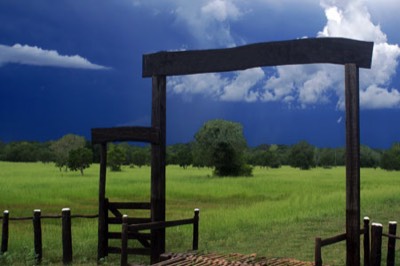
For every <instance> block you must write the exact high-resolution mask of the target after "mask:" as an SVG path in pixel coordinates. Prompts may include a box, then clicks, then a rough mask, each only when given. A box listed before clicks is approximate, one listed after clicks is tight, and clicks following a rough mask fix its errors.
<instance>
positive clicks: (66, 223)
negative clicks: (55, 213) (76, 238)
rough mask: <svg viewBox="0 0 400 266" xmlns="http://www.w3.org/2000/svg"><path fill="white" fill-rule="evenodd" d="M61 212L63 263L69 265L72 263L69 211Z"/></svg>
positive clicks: (65, 209)
mask: <svg viewBox="0 0 400 266" xmlns="http://www.w3.org/2000/svg"><path fill="white" fill-rule="evenodd" d="M61 211H62V215H61V217H62V250H63V263H64V264H70V263H71V262H72V235H71V210H70V209H69V208H64V209H62V210H61Z"/></svg>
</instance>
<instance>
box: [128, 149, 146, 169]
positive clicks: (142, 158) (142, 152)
mask: <svg viewBox="0 0 400 266" xmlns="http://www.w3.org/2000/svg"><path fill="white" fill-rule="evenodd" d="M131 156H132V161H131V164H132V165H136V166H138V167H142V166H144V165H150V161H151V158H150V147H132V149H131Z"/></svg>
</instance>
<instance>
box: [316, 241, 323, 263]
mask: <svg viewBox="0 0 400 266" xmlns="http://www.w3.org/2000/svg"><path fill="white" fill-rule="evenodd" d="M321 248H322V239H321V238H320V237H317V238H315V250H314V263H315V266H322V254H321Z"/></svg>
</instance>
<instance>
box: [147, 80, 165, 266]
mask: <svg viewBox="0 0 400 266" xmlns="http://www.w3.org/2000/svg"><path fill="white" fill-rule="evenodd" d="M166 83H167V80H166V77H165V76H154V77H153V79H152V87H153V89H152V115H151V124H152V127H153V128H156V129H158V130H159V132H160V134H159V139H158V142H157V143H152V145H151V211H150V212H151V221H152V222H164V221H165V184H166V182H165V166H166V161H165V159H166V158H165V157H166V94H167V91H166V86H167V84H166ZM164 252H165V228H164V229H154V230H151V258H150V261H151V264H154V263H156V262H159V260H160V255H161V254H162V253H164Z"/></svg>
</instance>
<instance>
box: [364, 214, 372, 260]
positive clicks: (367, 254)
mask: <svg viewBox="0 0 400 266" xmlns="http://www.w3.org/2000/svg"><path fill="white" fill-rule="evenodd" d="M369 259H370V241H369V217H367V216H366V217H364V266H370V265H371V264H370V261H369Z"/></svg>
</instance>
